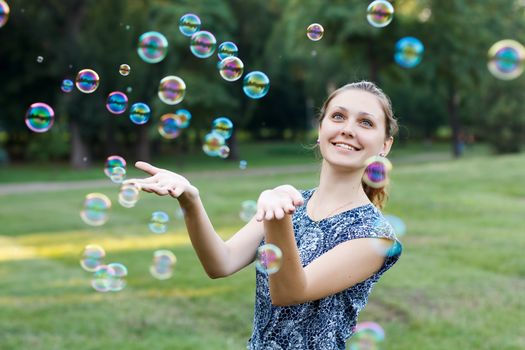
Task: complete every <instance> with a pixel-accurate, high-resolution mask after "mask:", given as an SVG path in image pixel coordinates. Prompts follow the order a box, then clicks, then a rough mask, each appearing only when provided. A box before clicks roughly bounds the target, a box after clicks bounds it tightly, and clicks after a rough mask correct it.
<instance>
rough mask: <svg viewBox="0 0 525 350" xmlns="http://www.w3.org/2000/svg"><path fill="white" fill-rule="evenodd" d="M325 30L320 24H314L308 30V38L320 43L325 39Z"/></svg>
mask: <svg viewBox="0 0 525 350" xmlns="http://www.w3.org/2000/svg"><path fill="white" fill-rule="evenodd" d="M323 34H324V28H323V26H322V25H320V24H319V23H312V24H310V25H309V26H308V28H306V36H307V37H308V39H310V40H312V41H319V40H321V38H322V37H323Z"/></svg>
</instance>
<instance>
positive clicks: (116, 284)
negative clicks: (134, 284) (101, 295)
mask: <svg viewBox="0 0 525 350" xmlns="http://www.w3.org/2000/svg"><path fill="white" fill-rule="evenodd" d="M108 268H110V269H112V270H113V274H112V275H111V276H110V279H109V286H108V287H109V290H110V291H111V292H119V291H121V290H123V289H124V287H125V286H126V280H125V278H126V276H127V275H128V268H127V267H126V266H124V265H123V264H121V263H111V264H108Z"/></svg>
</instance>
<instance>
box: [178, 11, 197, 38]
mask: <svg viewBox="0 0 525 350" xmlns="http://www.w3.org/2000/svg"><path fill="white" fill-rule="evenodd" d="M199 29H201V19H200V18H199V16H197V15H195V14H193V13H187V14H185V15H183V16H182V17H181V18H180V19H179V30H180V32H181V33H182V34H184V35H185V36H192V35H193V34H195V33H196V32H198V31H199Z"/></svg>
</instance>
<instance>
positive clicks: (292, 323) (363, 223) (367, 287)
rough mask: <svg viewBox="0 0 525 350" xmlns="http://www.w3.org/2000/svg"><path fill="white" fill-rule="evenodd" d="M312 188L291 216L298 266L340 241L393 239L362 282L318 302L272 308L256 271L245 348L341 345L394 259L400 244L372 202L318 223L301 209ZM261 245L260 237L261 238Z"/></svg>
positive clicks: (327, 349) (328, 348)
mask: <svg viewBox="0 0 525 350" xmlns="http://www.w3.org/2000/svg"><path fill="white" fill-rule="evenodd" d="M313 192H314V189H312V190H308V191H304V192H303V193H302V194H303V197H304V199H305V201H304V204H303V205H302V206H301V207H298V208H297V210H296V211H295V213H294V214H293V217H292V223H293V230H294V234H295V240H296V242H297V248H298V250H299V256H300V258H301V261H302V265H303V267H304V266H306V265H308V264H310V263H311V262H312V261H313V260H314V259H316V258H318V257H319V256H321V255H322V254H324V253H325V252H327V251H329V250H330V249H332V248H334V247H335V246H337V245H338V244H340V243H343V242H346V241H348V240H351V239H356V238H366V237H385V238H390V239H392V240H395V244H393V246H392V248H391V249H390V250H389V252H388V253H387V257H386V258H385V263H384V264H383V266H382V267H381V268H380V270H379V271H378V272H376V273H375V274H374V275H372V276H371V277H370V278H368V279H367V280H365V281H363V282H361V283H358V284H356V285H354V286H353V287H351V288H348V289H346V290H344V291H342V292H339V293H337V294H334V295H330V296H328V297H325V298H323V299H320V300H315V301H309V302H306V303H303V304H299V305H292V306H282V307H281V306H274V305H272V303H271V299H270V290H269V286H268V276H267V275H266V274H264V273H261V272H259V271H257V270H256V295H255V312H254V321H253V325H254V326H253V333H252V336H251V338H250V339H249V341H248V349H252V350H261V349H264V350H267V349H272V350H280V349H283V350H284V349H287V350H288V349H297V350H305V349H316V350H334V349H345V345H346V342H347V340H348V338H350V336H351V335H352V334H353V328H354V326H355V325H356V321H357V316H358V315H359V312H360V311H361V310H362V309H363V308H364V307H365V305H366V303H367V301H368V295H369V294H370V291H371V290H372V287H373V286H374V284H375V283H376V282H377V281H378V280H379V278H380V277H381V275H382V274H383V273H384V272H385V271H387V270H388V269H389V268H390V267H392V265H394V263H395V262H396V261H397V260H398V259H399V256H400V254H401V250H402V246H401V243H400V242H399V241H398V240H397V238H396V237H395V234H394V231H393V229H392V227H391V226H390V224H388V222H387V221H386V219H385V218H384V217H383V215H382V214H381V212H380V211H379V210H378V209H377V208H376V207H375V206H374V205H372V204H366V205H363V206H360V207H357V208H354V209H351V210H348V211H345V212H343V213H340V214H337V215H334V216H331V217H328V218H326V219H323V220H320V221H313V220H312V219H311V218H310V217H309V216H308V214H307V213H306V205H307V203H308V200H309V199H310V197H311V196H312V194H313ZM261 244H264V241H263V242H261Z"/></svg>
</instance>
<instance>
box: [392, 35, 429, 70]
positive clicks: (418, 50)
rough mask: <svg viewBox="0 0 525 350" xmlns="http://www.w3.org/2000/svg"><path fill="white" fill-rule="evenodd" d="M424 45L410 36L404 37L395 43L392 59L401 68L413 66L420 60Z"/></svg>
mask: <svg viewBox="0 0 525 350" xmlns="http://www.w3.org/2000/svg"><path fill="white" fill-rule="evenodd" d="M424 51H425V47H424V46H423V44H422V43H421V41H419V39H416V38H414V37H411V36H407V37H404V38H402V39H400V40H399V41H398V42H397V43H396V48H395V54H394V60H395V61H396V63H397V64H398V65H400V66H401V67H403V68H412V67H415V66H417V65H418V64H419V62H421V59H422V58H423V52H424Z"/></svg>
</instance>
